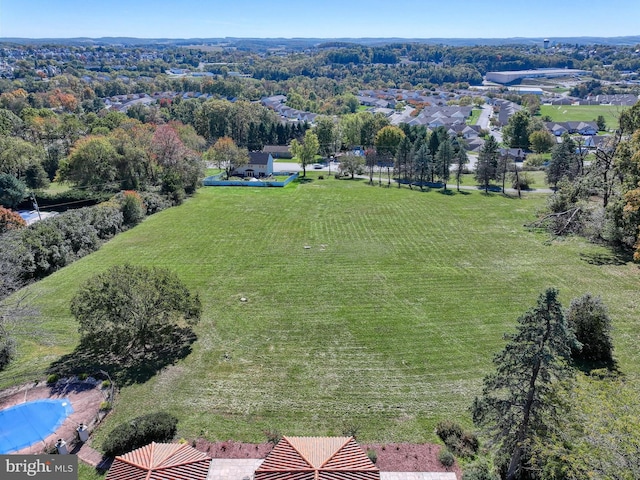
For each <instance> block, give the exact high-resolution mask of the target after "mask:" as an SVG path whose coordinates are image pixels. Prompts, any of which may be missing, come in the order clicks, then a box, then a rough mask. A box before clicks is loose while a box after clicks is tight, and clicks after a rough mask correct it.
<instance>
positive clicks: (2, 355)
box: [0, 324, 16, 371]
mask: <svg viewBox="0 0 640 480" xmlns="http://www.w3.org/2000/svg"><path fill="white" fill-rule="evenodd" d="M2 328H3V327H2V325H1V324H0V371H1V370H3V369H4V368H5V367H6V366H7V365H9V362H11V360H13V357H14V356H15V353H16V342H15V340H14V339H13V338H11V337H10V336H9V335H8V334H6V333H4V332H2Z"/></svg>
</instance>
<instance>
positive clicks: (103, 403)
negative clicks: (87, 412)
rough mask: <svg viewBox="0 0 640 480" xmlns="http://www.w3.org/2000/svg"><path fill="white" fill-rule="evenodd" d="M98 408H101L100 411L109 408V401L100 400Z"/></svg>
mask: <svg viewBox="0 0 640 480" xmlns="http://www.w3.org/2000/svg"><path fill="white" fill-rule="evenodd" d="M100 410H102V411H107V410H111V402H107V401H106V400H105V401H104V402H101V403H100Z"/></svg>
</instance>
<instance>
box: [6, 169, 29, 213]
mask: <svg viewBox="0 0 640 480" xmlns="http://www.w3.org/2000/svg"><path fill="white" fill-rule="evenodd" d="M26 196H27V186H26V185H25V183H24V182H22V181H20V180H18V179H17V178H16V177H14V176H13V175H9V174H8V173H0V205H4V206H5V207H8V208H15V207H16V206H18V204H19V203H20V202H21V201H22V199H23V198H24V197H26Z"/></svg>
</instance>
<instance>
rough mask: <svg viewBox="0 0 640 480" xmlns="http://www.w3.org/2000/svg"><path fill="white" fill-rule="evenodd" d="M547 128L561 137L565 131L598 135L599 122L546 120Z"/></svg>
mask: <svg viewBox="0 0 640 480" xmlns="http://www.w3.org/2000/svg"><path fill="white" fill-rule="evenodd" d="M545 126H546V127H547V130H549V131H550V132H551V133H553V134H554V135H555V136H556V137H559V136H560V135H562V134H563V133H565V132H566V133H570V134H571V133H579V134H580V135H596V134H597V133H598V124H597V123H596V122H546V123H545Z"/></svg>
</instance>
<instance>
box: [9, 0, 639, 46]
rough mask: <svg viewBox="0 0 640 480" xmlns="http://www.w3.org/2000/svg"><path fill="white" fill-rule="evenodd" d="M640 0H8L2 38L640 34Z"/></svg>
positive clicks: (484, 36) (457, 36) (413, 36)
mask: <svg viewBox="0 0 640 480" xmlns="http://www.w3.org/2000/svg"><path fill="white" fill-rule="evenodd" d="M639 20H640V1H638V0H609V1H606V2H603V1H601V0H598V1H596V0H583V1H581V2H567V1H562V0H560V1H558V0H535V1H532V0H527V1H525V0H484V1H473V0H470V1H462V0H437V1H433V0H396V1H394V0H386V1H381V0H314V1H308V0H294V1H284V0H224V1H220V0H173V1H169V0H0V38H2V37H22V38H73V37H92V38H98V37H137V38H220V37H245V38H246V37H251V38H278V37H283V38H295V37H303V38H362V37H376V38H389V37H400V38H511V37H547V38H549V39H553V38H562V37H576V36H580V37H585V36H590V37H616V36H628V35H640V21H639Z"/></svg>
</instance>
